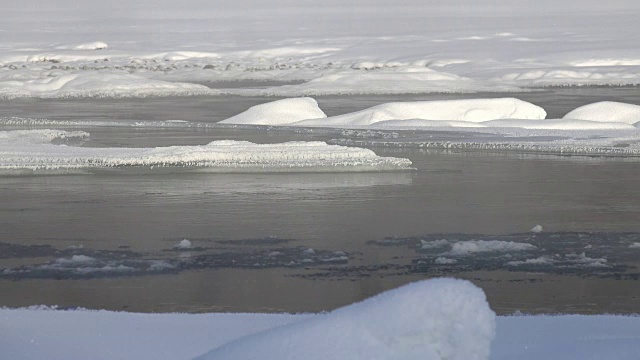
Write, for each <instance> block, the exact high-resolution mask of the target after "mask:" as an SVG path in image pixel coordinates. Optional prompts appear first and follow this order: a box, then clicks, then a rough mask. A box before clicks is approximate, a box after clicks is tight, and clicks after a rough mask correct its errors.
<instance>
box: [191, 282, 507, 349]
mask: <svg viewBox="0 0 640 360" xmlns="http://www.w3.org/2000/svg"><path fill="white" fill-rule="evenodd" d="M494 334H495V314H494V312H493V311H492V310H491V309H490V308H489V305H488V303H487V301H486V297H485V295H484V293H483V291H482V290H481V289H479V288H478V287H476V286H474V285H473V284H471V283H470V282H468V281H464V280H455V279H435V280H427V281H421V282H417V283H413V284H409V285H406V286H403V287H401V288H398V289H395V290H391V291H388V292H386V293H382V294H380V295H378V296H375V297H372V298H370V299H367V300H365V301H362V302H360V303H356V304H353V305H350V306H347V307H344V308H341V309H338V310H335V311H333V312H331V313H329V314H327V315H321V316H318V317H315V318H312V319H310V320H306V321H301V322H298V323H294V324H290V325H285V326H282V327H279V328H274V329H272V330H268V331H265V332H262V333H258V334H255V335H250V336H247V337H244V338H240V339H238V340H236V341H233V342H230V343H228V344H226V345H223V346H221V347H219V348H215V349H213V350H212V351H210V352H209V353H207V354H205V355H203V356H201V357H199V358H197V359H198V360H212V359H215V360H226V359H244V360H250V359H260V360H272V359H273V360H293V359H306V360H325V359H377V360H391V359H416V360H417V359H422V360H445V359H446V360H486V359H488V357H489V351H490V346H491V342H492V340H493V338H494Z"/></svg>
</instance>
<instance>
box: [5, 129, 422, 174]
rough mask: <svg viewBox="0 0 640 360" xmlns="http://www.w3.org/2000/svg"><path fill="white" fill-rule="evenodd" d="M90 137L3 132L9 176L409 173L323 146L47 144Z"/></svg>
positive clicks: (400, 165) (405, 164)
mask: <svg viewBox="0 0 640 360" xmlns="http://www.w3.org/2000/svg"><path fill="white" fill-rule="evenodd" d="M86 135H87V133H84V132H70V133H68V132H65V131H59V130H17V131H3V132H0V155H1V158H0V172H2V173H4V174H37V173H43V174H44V173H84V172H96V171H106V170H117V169H120V170H122V169H129V170H132V169H143V170H144V171H153V170H158V169H162V168H165V169H170V168H175V167H179V168H183V169H185V168H186V169H190V170H193V171H201V172H202V171H204V172H345V171H347V172H354V171H355V172H357V171H390V170H408V169H410V165H411V162H410V161H409V160H407V159H400V158H391V157H379V156H377V155H376V154H375V153H374V152H373V151H371V150H368V149H362V148H353V147H345V146H338V145H327V144H326V143H323V142H288V143H282V144H254V143H250V142H246V141H231V140H219V141H213V142H211V143H209V144H206V145H199V146H168V147H158V148H88V147H78V146H64V145H54V144H52V143H47V142H50V141H53V140H55V139H57V138H61V137H68V136H86Z"/></svg>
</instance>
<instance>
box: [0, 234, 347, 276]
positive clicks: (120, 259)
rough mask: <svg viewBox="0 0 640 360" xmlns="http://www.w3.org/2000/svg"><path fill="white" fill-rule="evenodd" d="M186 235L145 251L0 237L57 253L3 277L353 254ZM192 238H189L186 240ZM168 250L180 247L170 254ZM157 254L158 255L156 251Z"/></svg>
mask: <svg viewBox="0 0 640 360" xmlns="http://www.w3.org/2000/svg"><path fill="white" fill-rule="evenodd" d="M185 240H186V239H183V240H182V241H181V242H180V243H179V244H178V245H177V246H174V247H172V248H170V249H165V251H166V253H165V254H143V253H139V252H134V251H130V250H92V249H88V248H87V249H85V248H84V247H80V246H73V247H67V248H66V249H61V250H59V249H56V248H54V247H52V246H48V245H43V246H26V245H19V244H9V243H0V250H3V253H5V254H9V255H5V257H14V258H29V257H42V256H53V257H55V258H54V259H53V260H51V261H47V262H44V263H39V264H28V265H22V266H17V267H4V268H3V267H1V266H0V278H6V279H12V280H19V279H91V278H97V277H118V276H133V275H153V274H155V275H161V274H167V273H176V272H180V271H185V270H202V269H221V268H246V269H268V268H278V267H289V268H294V267H302V266H319V265H327V264H343V263H347V262H348V261H349V255H348V254H347V253H345V252H343V251H329V250H319V249H313V248H309V247H302V246H297V247H282V246H279V247H274V245H278V244H280V243H281V242H285V243H286V242H287V240H285V239H274V238H265V239H247V240H239V241H232V242H227V241H219V242H218V243H219V244H230V245H238V246H243V245H245V246H246V245H258V246H259V245H265V246H266V247H265V248H260V247H258V248H253V247H249V248H246V247H245V248H244V249H243V248H242V247H240V248H238V247H237V246H236V247H232V248H224V247H222V246H216V247H213V248H209V247H200V246H189V247H187V246H185V245H184V244H185ZM186 241H188V242H189V243H191V241H189V240H186ZM203 241H204V240H202V239H200V240H199V241H198V242H199V243H201V242H203ZM180 244H183V245H182V246H179V245H180ZM168 252H178V253H179V254H178V255H177V256H169V255H170V254H169V253H168ZM154 255H155V256H154Z"/></svg>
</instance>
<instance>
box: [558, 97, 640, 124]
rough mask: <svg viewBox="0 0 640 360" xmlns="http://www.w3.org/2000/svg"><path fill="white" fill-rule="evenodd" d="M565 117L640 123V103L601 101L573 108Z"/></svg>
mask: <svg viewBox="0 0 640 360" xmlns="http://www.w3.org/2000/svg"><path fill="white" fill-rule="evenodd" d="M563 119H575V120H592V121H606V122H617V123H626V124H632V125H633V124H637V123H640V105H633V104H626V103H621V102H615V101H601V102H597V103H593V104H589V105H585V106H581V107H579V108H577V109H574V110H572V111H571V112H569V113H568V114H567V115H565V116H564V117H563Z"/></svg>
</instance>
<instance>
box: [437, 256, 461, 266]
mask: <svg viewBox="0 0 640 360" xmlns="http://www.w3.org/2000/svg"><path fill="white" fill-rule="evenodd" d="M457 262H458V260H456V259H449V258H446V257H442V256H441V257H439V258H437V259H436V260H435V261H434V264H438V265H451V264H455V263H457Z"/></svg>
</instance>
